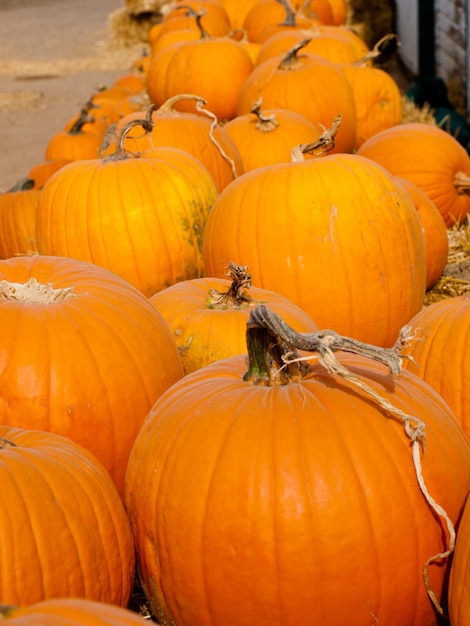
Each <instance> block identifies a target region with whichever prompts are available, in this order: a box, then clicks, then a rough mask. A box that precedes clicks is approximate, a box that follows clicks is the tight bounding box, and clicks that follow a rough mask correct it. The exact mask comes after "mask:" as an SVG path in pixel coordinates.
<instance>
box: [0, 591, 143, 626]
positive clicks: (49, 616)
mask: <svg viewBox="0 0 470 626" xmlns="http://www.w3.org/2000/svg"><path fill="white" fill-rule="evenodd" d="M0 615H1V616H2V619H3V620H5V621H7V622H8V623H9V626H38V625H39V624H43V625H44V626H46V625H47V626H142V617H141V616H140V615H138V614H137V613H135V612H133V611H130V610H128V609H125V608H122V607H118V606H115V605H112V604H108V603H105V602H96V601H94V600H85V599H83V598H58V599H54V600H44V601H42V602H37V603H35V604H31V605H30V606H24V607H14V606H2V605H0Z"/></svg>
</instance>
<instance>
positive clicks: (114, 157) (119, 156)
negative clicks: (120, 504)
mask: <svg viewBox="0 0 470 626" xmlns="http://www.w3.org/2000/svg"><path fill="white" fill-rule="evenodd" d="M153 107H154V105H151V106H150V107H149V110H148V111H147V113H146V116H145V117H143V118H139V119H136V120H130V121H129V122H127V124H125V125H124V126H123V127H122V128H121V130H120V132H119V134H118V136H117V138H116V149H115V151H114V153H113V154H110V155H109V156H107V157H104V158H103V162H107V161H120V160H124V159H132V158H136V157H138V156H139V154H138V153H136V152H130V151H129V150H126V148H125V147H124V143H125V141H126V137H127V135H128V134H129V133H130V131H131V130H132V128H134V126H142V128H143V129H144V131H145V132H146V133H150V132H152V128H153V120H152V112H153V110H154V109H153ZM103 147H106V146H105V145H104V144H102V146H101V148H100V150H101V151H102V148H103Z"/></svg>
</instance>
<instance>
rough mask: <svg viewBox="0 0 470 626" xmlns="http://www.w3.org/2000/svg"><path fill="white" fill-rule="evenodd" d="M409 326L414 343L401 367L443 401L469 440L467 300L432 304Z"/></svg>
mask: <svg viewBox="0 0 470 626" xmlns="http://www.w3.org/2000/svg"><path fill="white" fill-rule="evenodd" d="M409 325H410V327H411V333H412V335H413V337H414V340H413V341H412V342H411V343H410V346H409V348H408V350H407V352H406V353H407V354H409V355H410V356H411V357H412V358H413V360H408V359H405V360H404V362H403V365H404V367H405V368H406V369H408V370H409V371H410V372H413V373H414V374H416V375H417V376H419V377H420V378H422V379H423V380H425V381H426V382H427V383H428V384H429V385H430V386H431V387H432V388H433V389H435V390H436V391H437V392H438V393H439V394H440V395H441V396H442V397H443V398H444V400H445V401H446V402H447V404H448V405H449V406H450V408H451V409H452V411H453V412H454V414H455V415H456V417H457V419H458V420H459V422H460V423H461V425H462V427H463V429H464V431H465V432H466V433H467V435H468V436H469V437H470V389H469V386H468V384H467V381H468V380H469V377H470V362H469V359H468V354H469V350H470V334H469V332H468V329H469V327H470V298H469V297H468V296H457V297H455V298H445V299H444V300H439V301H438V302H433V303H432V304H430V305H429V306H427V307H426V308H424V309H423V310H422V311H419V313H417V314H416V315H415V316H414V317H413V318H412V319H411V320H410V322H409Z"/></svg>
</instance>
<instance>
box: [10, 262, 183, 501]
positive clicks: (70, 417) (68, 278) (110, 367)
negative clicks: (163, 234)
mask: <svg viewBox="0 0 470 626" xmlns="http://www.w3.org/2000/svg"><path fill="white" fill-rule="evenodd" d="M0 320H1V322H0V325H1V327H2V328H3V329H5V332H2V333H1V337H0V344H1V345H0V354H1V359H0V390H1V391H0V398H1V402H0V423H1V424H4V425H8V426H19V427H21V428H28V429H37V430H46V431H51V432H55V433H57V434H59V435H63V436H66V437H69V438H70V439H72V440H73V441H76V442H77V443H79V444H80V445H82V446H84V447H85V448H87V449H89V450H90V451H91V452H92V453H93V454H95V456H96V457H98V459H99V460H100V461H101V463H102V464H103V465H104V466H105V467H106V469H107V470H108V471H109V472H110V474H111V476H112V478H113V479H114V481H115V483H116V485H117V486H118V488H119V489H122V486H123V480H124V473H125V469H126V463H127V458H128V455H129V451H130V448H131V446H132V444H133V442H134V439H135V436H136V435H137V432H138V430H139V428H140V425H141V423H142V422H143V420H144V418H145V416H146V414H147V413H148V411H149V410H150V408H151V406H152V404H153V403H154V402H155V400H156V398H157V397H158V396H159V395H160V394H161V393H162V391H164V390H165V389H166V388H167V387H169V386H170V385H171V384H173V383H174V382H175V381H176V380H177V379H178V378H180V377H181V376H182V366H181V362H180V359H179V355H178V352H177V349H176V345H175V342H174V340H173V338H172V337H171V334H170V332H169V330H168V327H167V326H166V324H165V322H164V321H163V319H162V318H161V316H160V315H158V313H157V312H156V311H155V308H154V307H152V305H151V304H150V303H149V302H148V300H147V298H145V296H143V295H142V294H141V293H140V292H139V291H137V290H136V289H135V288H134V287H132V286H131V285H130V284H129V283H127V282H126V281H124V280H122V279H121V278H119V277H118V276H116V275H114V274H112V273H111V272H109V271H107V270H105V269H103V268H100V267H98V266H96V265H92V264H90V263H85V262H83V261H77V260H74V259H68V258H58V257H49V256H44V255H36V256H25V257H14V258H11V259H8V260H5V261H1V262H0Z"/></svg>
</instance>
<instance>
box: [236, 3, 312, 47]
mask: <svg viewBox="0 0 470 626" xmlns="http://www.w3.org/2000/svg"><path fill="white" fill-rule="evenodd" d="M286 4H287V6H286ZM289 10H290V13H292V10H291V9H290V7H289V5H288V3H286V2H284V1H283V0H281V1H278V0H260V1H259V2H258V3H257V4H255V5H254V6H253V7H252V8H251V9H250V10H249V11H248V12H247V13H246V15H245V19H244V20H243V24H242V29H243V30H244V31H245V32H246V36H247V37H248V41H252V42H255V43H261V42H262V41H263V40H264V36H265V31H266V32H267V30H266V29H268V28H269V27H275V26H277V25H278V24H282V23H283V22H284V21H285V19H286V11H289ZM290 17H291V18H292V15H290ZM293 18H294V21H295V20H296V18H297V16H296V15H294V16H293ZM296 23H297V22H296ZM312 24H313V20H312V19H308V20H305V19H302V21H301V22H300V26H301V27H302V28H306V27H308V26H311V25H312Z"/></svg>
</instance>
